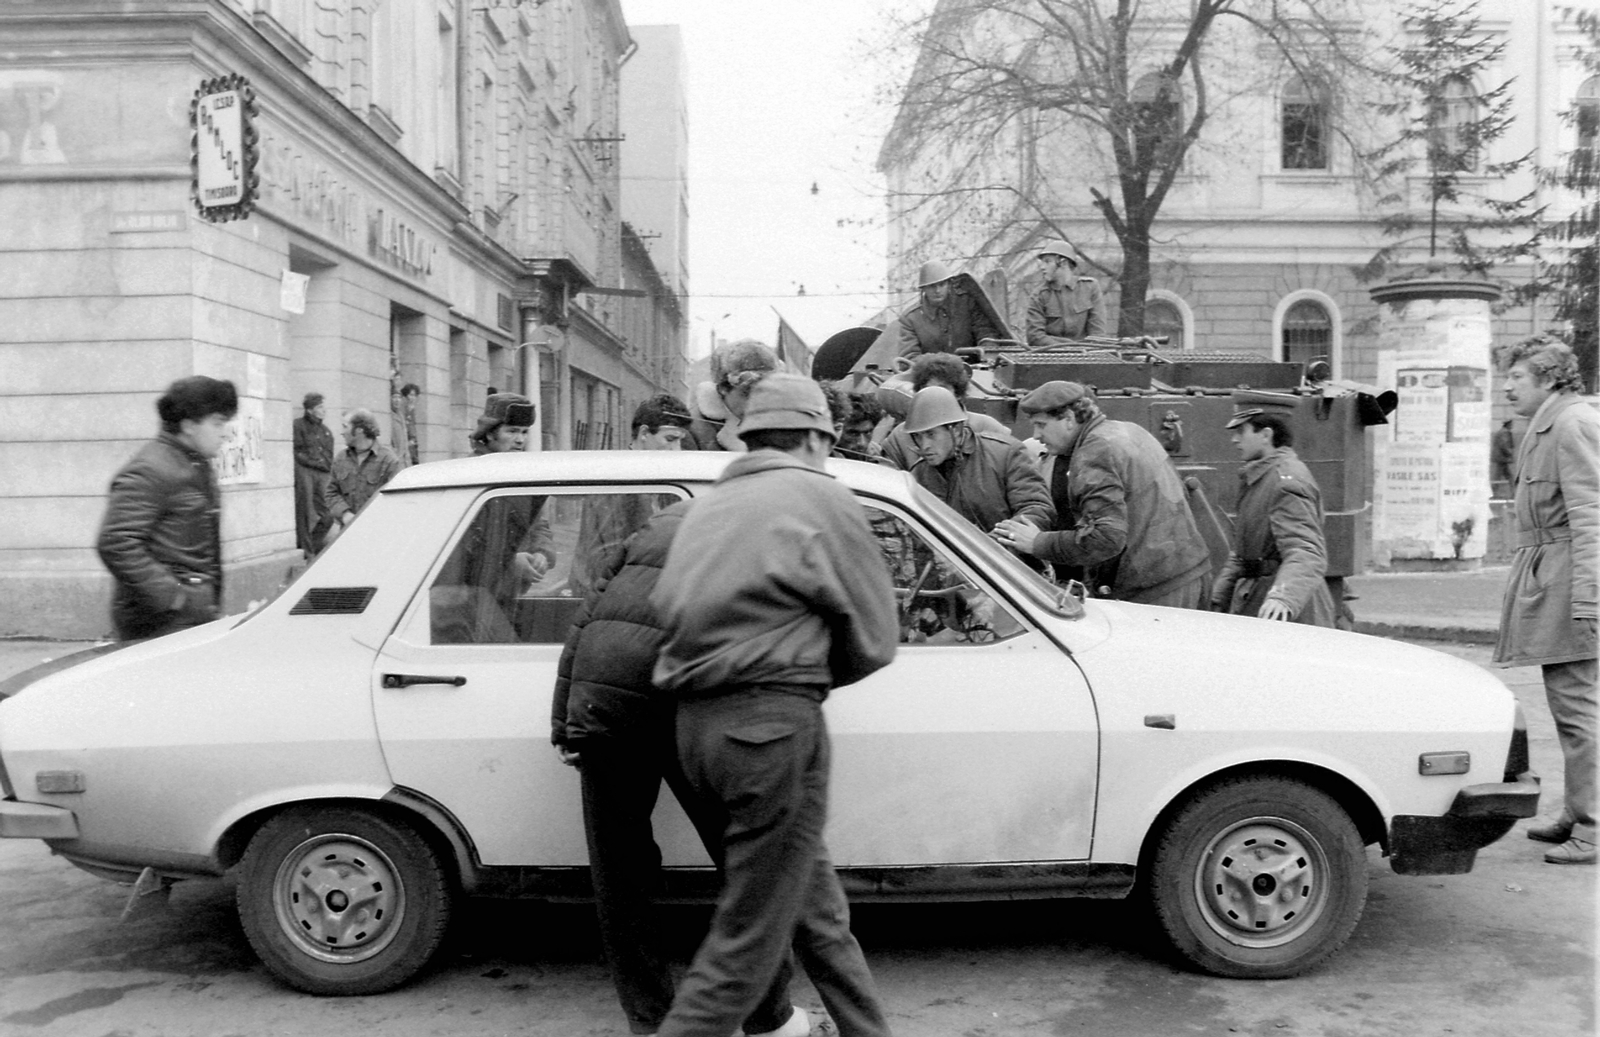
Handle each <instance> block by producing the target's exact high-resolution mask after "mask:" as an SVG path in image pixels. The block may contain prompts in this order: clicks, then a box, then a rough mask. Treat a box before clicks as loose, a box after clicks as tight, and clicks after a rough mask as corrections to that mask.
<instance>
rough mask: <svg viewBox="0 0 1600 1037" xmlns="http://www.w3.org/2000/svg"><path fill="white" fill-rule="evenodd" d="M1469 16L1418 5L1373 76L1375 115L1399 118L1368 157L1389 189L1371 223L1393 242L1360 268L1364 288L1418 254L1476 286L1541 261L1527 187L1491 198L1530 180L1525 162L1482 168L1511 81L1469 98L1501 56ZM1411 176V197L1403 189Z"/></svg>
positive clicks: (1457, 1) (1469, 7)
mask: <svg viewBox="0 0 1600 1037" xmlns="http://www.w3.org/2000/svg"><path fill="white" fill-rule="evenodd" d="M1477 8H1478V3H1477V0H1465V2H1463V0H1416V2H1414V3H1413V4H1412V5H1411V6H1410V7H1409V8H1408V9H1407V10H1406V12H1405V13H1404V15H1403V17H1402V24H1403V26H1404V28H1405V30H1406V42H1405V43H1404V44H1402V45H1398V46H1393V47H1391V48H1389V52H1390V54H1391V55H1392V56H1393V59H1394V60H1393V63H1392V65H1391V66H1390V67H1389V68H1388V69H1386V70H1385V71H1384V72H1382V73H1381V76H1382V78H1383V80H1384V82H1385V83H1386V85H1387V86H1388V87H1389V88H1390V91H1391V95H1392V99H1391V100H1388V101H1386V102H1382V103H1379V104H1378V105H1376V108H1377V110H1378V114H1379V115H1381V116H1383V117H1385V118H1388V119H1396V118H1398V119H1399V120H1400V132H1399V133H1398V135H1396V136H1395V137H1393V138H1391V139H1390V140H1388V141H1387V142H1386V143H1384V144H1382V145H1381V146H1379V147H1377V148H1375V149H1373V150H1372V151H1370V152H1368V153H1367V156H1366V157H1367V158H1368V159H1369V160H1370V161H1371V162H1372V163H1373V164H1374V171H1375V173H1376V175H1377V177H1378V179H1379V181H1380V182H1381V183H1386V184H1389V185H1392V186H1391V190H1389V191H1388V193H1386V194H1384V195H1383V196H1381V197H1380V198H1379V199H1378V202H1379V204H1380V205H1381V206H1386V207H1389V208H1390V211H1389V212H1387V213H1386V214H1385V215H1383V216H1382V217H1381V218H1380V219H1379V221H1378V222H1379V225H1380V226H1381V228H1382V230H1383V233H1384V234H1385V236H1387V237H1388V238H1390V239H1391V240H1390V241H1389V242H1388V243H1387V244H1386V245H1384V246H1383V248H1381V249H1379V250H1378V252H1377V253H1375V254H1374V255H1373V257H1372V259H1371V260H1370V261H1369V262H1368V263H1367V266H1366V268H1365V269H1364V270H1363V271H1362V272H1361V276H1362V278H1363V279H1364V280H1373V279H1376V278H1378V277H1381V276H1384V275H1386V274H1393V273H1406V272H1409V270H1410V268H1411V267H1412V265H1413V264H1414V263H1415V262H1416V260H1417V258H1418V257H1419V256H1420V255H1421V254H1422V250H1423V248H1424V247H1425V248H1426V256H1427V258H1428V260H1429V261H1431V262H1430V263H1429V265H1430V266H1432V267H1437V266H1438V265H1439V264H1440V262H1441V259H1440V257H1441V255H1442V256H1445V257H1448V259H1449V260H1453V261H1454V264H1455V265H1456V266H1457V267H1459V268H1460V269H1461V270H1462V271H1463V272H1465V273H1467V274H1471V275H1475V276H1478V277H1484V278H1487V277H1489V276H1490V274H1491V272H1492V271H1493V270H1495V268H1497V267H1502V266H1505V265H1507V264H1511V263H1515V262H1517V261H1519V260H1529V261H1531V260H1533V259H1535V258H1536V257H1537V255H1538V253H1539V248H1540V245H1541V238H1542V234H1543V220H1542V216H1543V209H1542V207H1536V206H1535V200H1536V197H1537V195H1536V191H1535V190H1534V189H1533V188H1532V186H1531V181H1530V189H1529V190H1528V191H1527V193H1525V194H1522V195H1520V196H1517V197H1513V198H1502V197H1498V190H1497V189H1498V188H1500V187H1502V185H1503V184H1504V183H1506V182H1507V181H1508V180H1509V179H1510V178H1511V177H1513V176H1514V175H1516V174H1518V173H1522V172H1531V171H1532V169H1533V154H1532V153H1531V152H1529V153H1527V154H1524V155H1521V156H1518V157H1516V158H1511V159H1508V160H1506V161H1503V162H1489V161H1487V160H1486V158H1487V156H1488V154H1489V151H1490V148H1491V146H1492V145H1493V144H1494V143H1495V142H1496V141H1498V140H1499V139H1500V138H1502V137H1503V136H1505V134H1506V132H1507V131H1508V130H1509V129H1510V128H1511V126H1512V124H1513V123H1514V121H1515V119H1514V117H1513V115H1512V113H1511V107H1512V93H1511V89H1512V86H1513V84H1514V83H1515V81H1516V80H1515V78H1512V79H1506V80H1503V81H1501V82H1499V83H1497V84H1496V85H1494V86H1492V87H1489V88H1488V89H1486V90H1481V91H1480V90H1479V89H1477V84H1479V83H1481V82H1484V81H1486V80H1487V79H1488V78H1489V74H1490V73H1491V72H1492V71H1493V67H1494V65H1495V63H1496V62H1497V61H1498V60H1499V59H1500V57H1501V55H1502V53H1503V52H1504V50H1505V43H1504V42H1502V41H1498V40H1496V39H1495V38H1494V36H1493V35H1491V34H1489V33H1487V32H1485V31H1483V30H1482V29H1481V28H1480V20H1479V18H1478V16H1477ZM1419 168H1420V170H1421V173H1422V175H1421V177H1420V178H1419V179H1420V184H1419V185H1418V186H1419V187H1420V198H1416V197H1414V196H1413V192H1412V190H1411V184H1410V182H1409V181H1410V178H1411V177H1412V176H1413V175H1414V174H1415V173H1416V172H1417V171H1418V170H1419ZM1486 189H1487V190H1486ZM1507 287H1508V288H1509V289H1511V290H1513V291H1514V290H1515V288H1514V286H1511V285H1507Z"/></svg>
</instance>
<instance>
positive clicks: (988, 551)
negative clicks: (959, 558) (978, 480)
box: [911, 483, 1083, 619]
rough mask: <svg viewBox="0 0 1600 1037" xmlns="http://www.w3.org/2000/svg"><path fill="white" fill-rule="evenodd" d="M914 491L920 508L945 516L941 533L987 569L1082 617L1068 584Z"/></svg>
mask: <svg viewBox="0 0 1600 1037" xmlns="http://www.w3.org/2000/svg"><path fill="white" fill-rule="evenodd" d="M911 492H912V496H913V497H914V498H915V499H916V503H917V510H919V511H921V512H922V513H924V514H938V515H939V516H941V518H942V519H943V521H942V522H941V523H940V530H941V532H944V533H946V534H947V535H948V536H949V537H950V539H952V540H954V541H955V542H956V544H957V546H958V547H960V548H961V550H962V551H963V552H964V553H965V554H966V555H967V556H968V557H969V558H971V559H972V560H973V561H975V562H977V563H978V564H979V565H980V566H981V567H982V568H983V570H984V571H985V572H988V573H991V574H994V575H999V574H1002V573H1003V574H1005V575H1006V576H1008V577H1010V579H1011V582H1012V583H1013V584H1015V585H1016V586H1018V587H1020V588H1021V589H1022V590H1023V592H1025V593H1026V594H1027V595H1028V597H1029V598H1031V599H1033V601H1034V603H1035V604H1038V605H1040V606H1042V607H1044V608H1047V609H1049V610H1050V611H1051V612H1054V613H1055V614H1056V615H1058V616H1062V617H1064V618H1066V619H1079V618H1081V617H1082V616H1083V603H1082V602H1081V601H1079V600H1078V599H1077V598H1075V597H1074V596H1073V595H1072V594H1071V593H1070V592H1069V591H1068V590H1067V589H1066V588H1065V587H1058V586H1056V585H1055V584H1054V583H1051V582H1050V581H1049V580H1047V579H1045V578H1044V577H1043V576H1041V575H1039V574H1038V573H1036V572H1034V571H1033V570H1032V569H1030V568H1028V567H1027V566H1026V565H1023V564H1022V562H1021V560H1020V559H1018V558H1017V556H1016V555H1014V554H1012V553H1011V552H1010V551H1007V550H1006V549H1005V548H1003V547H1001V546H1000V545H999V544H997V543H995V542H994V541H993V540H990V539H989V538H988V537H987V536H985V535H984V534H983V533H982V532H981V531H979V529H978V527H976V526H974V525H973V524H972V523H971V522H968V521H967V520H966V519H965V518H964V517H962V515H961V513H960V512H958V511H956V510H955V509H954V508H952V507H950V505H948V504H946V503H945V502H944V501H942V500H940V499H939V498H938V497H935V496H934V495H933V494H931V493H929V492H928V491H927V490H926V489H924V488H923V487H922V486H920V485H918V484H916V483H912V486H911Z"/></svg>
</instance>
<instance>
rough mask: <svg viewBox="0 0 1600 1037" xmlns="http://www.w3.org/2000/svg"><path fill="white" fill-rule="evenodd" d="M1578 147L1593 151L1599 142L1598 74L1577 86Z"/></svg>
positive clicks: (1599, 83)
mask: <svg viewBox="0 0 1600 1037" xmlns="http://www.w3.org/2000/svg"><path fill="white" fill-rule="evenodd" d="M1576 100H1577V116H1578V148H1579V150H1581V151H1594V150H1595V146H1596V144H1597V143H1600V76H1590V77H1589V78H1588V79H1585V80H1584V81H1583V85H1581V86H1579V87H1578V96H1577V99H1576Z"/></svg>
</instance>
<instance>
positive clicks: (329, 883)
mask: <svg viewBox="0 0 1600 1037" xmlns="http://www.w3.org/2000/svg"><path fill="white" fill-rule="evenodd" d="M238 908H239V921H240V923H241V924H242V925H243V927H244V932H245V936H246V937H248V938H249V940H250V946H252V947H254V948H255V951H256V954H257V955H259V956H260V958H261V961H262V964H264V965H266V967H267V968H268V969H269V970H270V971H271V972H272V974H273V975H275V976H277V977H278V978H279V979H281V980H282V981H283V982H285V983H287V984H288V985H289V986H291V987H294V988H295V989H296V990H303V991H305V992H306V993H308V994H328V995H351V994H377V993H381V992H382V991H385V990H391V989H393V988H395V987H397V986H399V985H400V984H402V983H404V982H405V981H406V980H408V979H410V978H411V977H412V976H414V975H416V973H417V971H418V970H419V969H421V968H422V967H423V966H424V965H426V964H427V963H428V960H429V959H430V958H432V957H433V954H434V952H435V951H436V950H438V948H439V943H440V941H441V940H443V938H444V932H445V927H446V926H447V924H448V923H449V919H450V887H449V882H448V880H447V877H446V875H445V872H444V868H443V867H442V866H441V865H440V863H439V860H438V858H437V856H435V854H434V853H433V851H432V850H431V849H429V847H428V845H427V843H425V842H424V841H423V840H422V838H421V837H420V836H419V835H418V834H417V833H416V832H415V831H414V830H413V829H412V828H411V827H410V826H408V825H406V824H405V823H403V822H400V821H395V820H390V819H388V818H384V817H379V816H377V815H375V814H369V813H366V812H365V811H361V810H357V809H351V808H347V807H316V808H309V807H308V808H300V809H294V810H289V811H287V812H285V813H282V814H279V815H278V816H277V817H275V818H273V819H272V820H271V821H268V822H267V823H266V824H265V825H263V826H262V827H261V830H260V831H259V832H257V833H256V834H255V837H254V838H253V839H251V840H250V846H249V848H248V849H247V850H246V851H245V855H244V860H243V861H242V862H241V864H240V868H239V888H238Z"/></svg>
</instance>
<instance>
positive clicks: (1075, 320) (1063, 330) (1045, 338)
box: [1028, 241, 1107, 349]
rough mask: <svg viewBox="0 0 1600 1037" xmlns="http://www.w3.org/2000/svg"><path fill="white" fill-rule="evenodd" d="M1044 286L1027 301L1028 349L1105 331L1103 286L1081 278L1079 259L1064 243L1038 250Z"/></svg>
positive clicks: (1090, 279)
mask: <svg viewBox="0 0 1600 1037" xmlns="http://www.w3.org/2000/svg"><path fill="white" fill-rule="evenodd" d="M1039 263H1040V264H1041V265H1042V266H1043V267H1044V284H1043V285H1041V286H1040V287H1039V290H1038V291H1037V292H1035V293H1034V294H1033V298H1032V299H1030V300H1029V301H1028V346H1029V348H1032V349H1044V348H1045V347H1047V346H1059V345H1061V344H1062V343H1064V342H1071V341H1074V340H1076V339H1083V338H1091V337H1099V336H1102V335H1105V334H1107V331H1106V303H1105V297H1104V296H1102V295H1101V294H1100V284H1099V282H1097V281H1096V280H1095V279H1094V278H1092V277H1080V276H1078V257H1077V256H1076V255H1075V254H1074V249H1073V247H1072V246H1071V245H1069V244H1067V243H1066V242H1065V241H1047V242H1045V243H1044V245H1043V247H1041V248H1040V249H1039Z"/></svg>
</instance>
